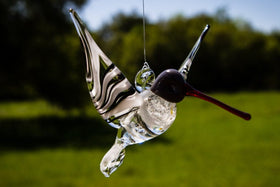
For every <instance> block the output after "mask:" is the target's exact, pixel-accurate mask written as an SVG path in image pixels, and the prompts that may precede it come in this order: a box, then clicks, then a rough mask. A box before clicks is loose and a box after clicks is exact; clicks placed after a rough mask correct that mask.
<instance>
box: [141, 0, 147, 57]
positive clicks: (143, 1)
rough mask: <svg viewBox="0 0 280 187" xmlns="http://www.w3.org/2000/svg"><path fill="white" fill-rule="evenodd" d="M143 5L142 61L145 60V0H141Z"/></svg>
mask: <svg viewBox="0 0 280 187" xmlns="http://www.w3.org/2000/svg"><path fill="white" fill-rule="evenodd" d="M142 3H143V4H142V5H143V7H142V8H143V48H144V61H145V62H147V57H146V20H145V0H142Z"/></svg>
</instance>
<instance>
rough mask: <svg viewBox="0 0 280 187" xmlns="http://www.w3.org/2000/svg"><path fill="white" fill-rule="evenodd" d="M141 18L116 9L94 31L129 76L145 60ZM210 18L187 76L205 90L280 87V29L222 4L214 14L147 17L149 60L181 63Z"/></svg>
mask: <svg viewBox="0 0 280 187" xmlns="http://www.w3.org/2000/svg"><path fill="white" fill-rule="evenodd" d="M128 23H129V24H128ZM141 24H142V20H141V16H137V15H135V14H132V15H123V14H118V15H117V16H115V18H114V19H113V22H112V23H108V24H106V25H105V26H104V27H103V28H102V29H101V30H100V31H99V32H98V33H96V34H97V35H98V36H99V37H97V38H101V40H100V42H101V45H102V46H103V47H104V48H103V49H105V53H106V52H109V55H108V56H109V57H110V58H112V59H113V60H114V61H115V62H116V64H117V65H118V66H120V68H121V69H122V70H123V71H124V73H125V74H128V75H129V76H128V77H129V79H130V80H131V81H133V78H134V75H135V74H136V72H137V69H139V68H140V67H141V64H143V57H142V54H143V52H142V51H143V42H142V25H141ZM206 24H210V25H212V29H211V30H210V32H209V34H208V35H207V37H206V38H205V40H204V42H203V44H202V46H201V49H200V51H199V53H198V55H197V57H196V58H195V61H194V63H193V66H192V71H191V72H190V76H189V79H191V81H192V83H193V84H194V85H195V86H196V87H199V88H203V89H205V90H207V91H238V90H264V89H279V87H280V79H279V75H280V73H279V69H280V67H279V66H280V64H279V63H278V59H279V55H280V52H279V50H280V42H279V32H277V31H275V32H273V33H271V34H265V33H262V32H259V31H255V30H254V29H253V28H252V27H251V25H250V24H249V23H247V22H246V21H244V20H240V19H239V20H237V19H235V20H234V19H231V18H230V17H229V16H228V14H227V12H226V10H225V9H223V8H222V9H218V10H217V12H216V13H215V14H214V15H213V16H211V15H206V14H199V15H196V16H195V17H191V18H186V17H184V16H182V15H177V16H175V17H173V18H171V19H169V20H163V21H159V22H157V23H153V24H151V23H149V24H148V25H147V31H146V33H147V37H146V39H147V41H146V42H147V57H148V58H147V60H148V62H149V64H150V66H151V68H153V69H154V71H155V72H156V74H159V73H160V72H161V71H162V70H164V69H167V68H176V69H177V68H178V67H179V66H180V65H181V63H182V62H183V60H184V59H185V58H186V56H187V54H188V52H189V51H190V50H191V48H192V46H193V45H194V43H195V41H196V40H197V38H198V36H199V34H200V33H201V31H202V29H203V27H204V26H205V25H206ZM102 41H105V42H102ZM106 50H108V51H106ZM136 67H137V68H136Z"/></svg>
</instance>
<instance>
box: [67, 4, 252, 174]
mask: <svg viewBox="0 0 280 187" xmlns="http://www.w3.org/2000/svg"><path fill="white" fill-rule="evenodd" d="M69 12H70V15H71V18H72V20H73V22H74V25H75V28H76V30H77V33H78V35H79V37H80V40H81V43H82V45H83V48H84V52H85V57H86V82H87V85H88V89H89V93H90V97H91V99H92V101H93V104H94V106H95V108H96V110H97V111H98V112H99V114H100V115H101V117H102V118H103V119H104V120H105V121H106V122H107V123H108V124H109V125H111V126H112V127H114V128H117V129H118V132H117V136H116V140H115V143H114V145H113V146H112V147H111V149H110V150H109V151H108V152H107V153H106V154H105V156H104V157H103V159H102V161H101V163H100V170H101V172H102V173H103V174H104V175H105V176H106V177H109V176H110V175H111V174H112V173H113V172H114V171H115V170H116V169H117V168H118V167H119V166H120V165H121V164H122V162H123V159H124V157H125V148H126V147H127V146H129V145H133V144H139V143H143V142H145V141H147V140H150V139H152V138H155V137H157V136H159V135H161V134H162V133H164V132H165V131H166V130H167V129H168V128H169V127H170V126H171V124H172V123H173V122H174V120H175V118H176V110H177V109H176V103H178V102H180V101H181V100H183V99H184V97H185V96H194V97H198V98H201V99H204V100H206V101H209V102H211V103H214V104H216V105H218V106H220V107H222V108H224V109H226V110H228V111H229V112H231V113H233V114H235V115H237V116H239V117H241V118H244V119H246V120H249V119H250V118H251V116H250V114H248V113H245V112H241V111H239V110H237V109H234V108H232V107H230V106H228V105H226V104H224V103H222V102H220V101H218V100H216V99H214V98H212V97H210V96H207V95H205V94H203V93H201V92H200V91H198V90H196V89H194V88H193V87H192V86H191V85H190V84H188V83H187V82H186V80H187V75H188V72H189V70H190V67H191V64H192V61H193V59H194V57H195V55H196V53H197V51H198V49H199V47H200V44H201V42H202V40H203V38H204V36H205V35H206V33H207V31H208V30H209V25H207V26H206V27H205V29H204V30H203V32H202V33H201V35H200V37H199V38H198V40H197V42H196V43H195V45H194V47H193V49H192V50H191V52H190V53H189V55H188V56H187V58H186V59H185V61H184V62H183V63H182V65H181V67H180V69H179V70H175V69H168V70H165V71H163V72H162V73H161V74H160V75H159V76H158V77H157V78H156V79H155V74H154V72H153V71H152V70H151V69H150V67H149V65H148V64H147V63H146V62H145V64H144V66H143V68H142V69H141V70H140V71H139V72H138V73H137V75H136V78H135V87H134V86H133V85H132V84H131V83H130V82H129V81H128V80H127V78H126V77H125V76H124V75H123V74H122V72H121V71H120V70H119V69H118V68H117V66H115V65H114V64H113V63H112V62H111V60H110V59H109V58H108V57H107V56H106V55H105V54H104V53H103V51H102V50H101V49H100V48H99V47H98V45H97V44H96V43H95V41H94V40H93V38H92V36H91V34H90V33H89V31H88V30H87V29H86V27H85V26H84V24H83V23H82V21H81V19H80V18H79V16H78V14H77V13H76V12H75V11H74V10H73V9H70V10H69Z"/></svg>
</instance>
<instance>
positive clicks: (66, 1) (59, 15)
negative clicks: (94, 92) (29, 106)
mask: <svg viewBox="0 0 280 187" xmlns="http://www.w3.org/2000/svg"><path fill="white" fill-rule="evenodd" d="M85 2H86V0H58V1H54V0H40V1H32V0H9V1H7V0H1V1H0V19H1V20H0V24H1V31H2V44H3V45H2V52H1V53H2V55H1V56H2V59H3V60H1V65H0V66H1V67H0V85H1V87H2V89H1V92H0V99H2V100H3V99H28V98H29V99H30V98H34V97H44V98H47V99H48V100H50V101H54V102H57V103H60V104H62V105H63V106H70V105H73V104H74V103H75V104H74V105H76V104H78V103H82V100H83V98H82V97H75V99H74V98H73V96H75V95H76V96H81V93H80V92H82V91H81V90H82V86H81V85H82V84H81V82H82V81H81V80H80V79H81V78H80V77H83V76H80V75H79V73H80V72H79V71H78V68H77V67H80V66H79V65H80V64H79V63H80V62H79V60H78V59H80V56H79V54H81V53H80V44H79V41H77V37H76V34H75V33H74V32H75V30H74V29H73V25H72V23H70V22H69V19H68V17H69V15H68V11H67V8H66V6H67V5H70V4H72V5H73V6H81V5H82V4H83V3H85ZM3 88H4V89H3ZM69 93H70V94H69Z"/></svg>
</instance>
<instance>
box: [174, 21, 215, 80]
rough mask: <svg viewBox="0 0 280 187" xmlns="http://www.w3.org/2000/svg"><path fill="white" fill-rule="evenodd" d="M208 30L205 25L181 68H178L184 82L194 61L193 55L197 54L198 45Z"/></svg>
mask: <svg viewBox="0 0 280 187" xmlns="http://www.w3.org/2000/svg"><path fill="white" fill-rule="evenodd" d="M209 29H210V25H206V26H205V28H204V30H203V31H202V33H201V34H200V36H199V38H198V40H197V41H196V43H195V44H194V46H193V48H192V50H191V52H190V53H189V55H188V56H187V58H186V59H185V60H184V62H183V63H182V65H181V67H180V68H179V72H180V73H181V74H182V75H183V77H184V79H185V80H187V76H188V73H189V71H190V68H191V65H192V62H193V59H194V57H195V55H196V53H197V51H198V49H199V47H200V44H201V42H202V40H203V39H204V37H205V36H206V34H207V32H208V30H209Z"/></svg>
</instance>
